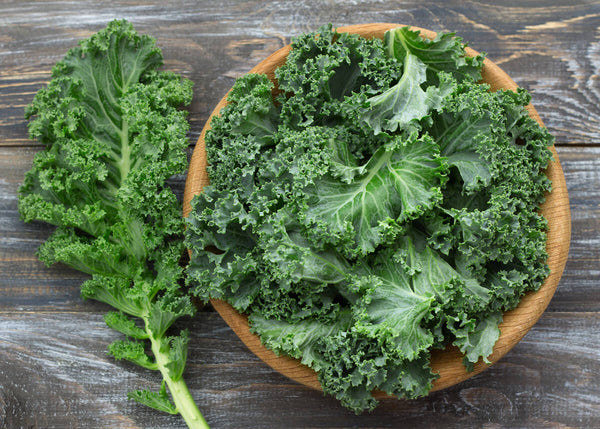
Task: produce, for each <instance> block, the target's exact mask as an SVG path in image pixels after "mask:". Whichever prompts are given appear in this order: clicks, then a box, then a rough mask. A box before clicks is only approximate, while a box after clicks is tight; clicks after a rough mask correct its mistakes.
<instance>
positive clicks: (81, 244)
mask: <svg viewBox="0 0 600 429" xmlns="http://www.w3.org/2000/svg"><path fill="white" fill-rule="evenodd" d="M161 65H162V55H161V52H160V50H159V49H158V48H157V47H156V46H155V43H154V40H153V39H152V38H151V37H149V36H146V35H138V34H137V33H136V32H135V30H134V28H133V26H132V25H131V24H129V23H128V22H126V21H113V22H111V23H109V25H108V27H107V28H106V29H104V30H102V31H100V32H98V33H97V34H94V35H93V36H91V37H90V38H89V39H87V40H84V41H82V42H80V44H79V46H77V47H75V48H73V49H71V50H70V51H69V52H68V53H67V55H66V56H65V58H64V59H63V60H61V61H60V62H58V63H57V64H56V66H55V67H54V68H53V70H52V79H51V81H50V83H49V84H48V86H47V87H46V88H43V89H41V90H40V91H39V92H38V93H37V94H36V96H35V97H34V99H33V102H32V103H31V104H30V105H29V106H28V107H27V109H26V116H27V117H28V118H29V119H30V120H31V121H30V123H29V132H30V136H31V138H32V139H37V140H38V141H39V142H41V143H43V144H44V145H45V146H46V147H45V149H44V150H43V151H41V152H39V153H38V154H37V155H36V157H35V159H34V162H33V168H32V169H31V170H30V171H28V172H27V173H26V175H25V180H24V183H23V186H22V187H21V188H20V190H19V211H20V213H21V216H22V218H23V219H24V220H25V221H27V222H30V221H34V220H39V221H45V222H48V223H51V224H53V225H56V226H57V228H56V230H55V231H54V232H53V234H52V235H51V236H50V237H49V239H48V240H47V241H46V242H45V243H44V244H43V245H42V246H41V247H40V249H39V252H38V255H39V257H40V259H42V260H43V261H44V262H46V263H47V264H53V263H58V262H61V263H64V264H67V265H69V266H71V267H73V268H75V269H78V270H80V271H83V272H85V273H88V274H90V275H91V278H90V279H89V280H87V281H86V282H85V283H84V284H83V285H82V295H83V297H85V298H91V299H96V300H99V301H103V302H105V303H107V304H109V305H111V306H113V307H114V308H115V309H117V310H118V312H116V313H109V315H107V318H106V322H107V324H108V325H109V326H111V327H113V328H115V329H116V330H118V331H120V332H122V333H124V334H125V335H127V336H128V337H132V338H134V340H125V341H118V342H116V343H115V344H113V345H112V346H111V347H110V353H111V354H112V355H114V356H115V357H116V358H117V359H127V360H129V361H132V362H134V363H136V364H138V365H141V366H143V367H146V368H150V369H155V370H160V372H161V373H162V375H163V379H164V381H165V382H166V385H167V386H168V388H169V390H170V391H171V395H172V398H173V400H174V402H175V404H171V402H170V400H169V399H168V398H167V395H166V393H165V389H164V386H163V390H162V391H161V392H162V393H160V394H151V393H150V392H147V393H144V394H141V393H139V392H138V393H134V394H132V395H131V396H130V397H131V398H133V399H136V400H139V401H140V402H142V403H144V404H146V405H149V406H153V407H155V408H158V409H161V410H164V411H167V412H171V413H172V412H176V413H181V414H182V415H183V417H184V418H185V419H186V421H189V422H192V423H193V421H196V422H199V421H203V419H202V418H201V416H200V413H199V412H198V410H197V408H196V406H195V405H194V404H193V401H192V400H191V398H190V397H189V393H188V394H185V395H182V394H181V392H187V388H186V387H185V384H184V383H183V381H182V380H181V373H182V371H183V367H184V365H185V361H186V354H187V353H186V347H187V335H186V334H185V333H182V334H179V336H174V337H168V336H167V335H166V332H167V330H168V329H169V328H170V327H171V326H172V324H173V323H174V322H175V321H176V320H177V319H179V318H181V317H183V316H191V315H193V314H194V313H195V308H194V306H193V305H192V302H191V300H190V297H189V296H188V295H187V294H186V293H184V291H183V288H182V284H183V268H182V266H181V264H180V261H181V257H182V252H183V250H184V247H183V241H182V235H183V230H184V222H183V220H182V219H181V204H180V202H179V201H178V199H177V197H176V195H175V194H174V192H173V191H172V189H171V188H170V187H169V185H168V179H169V178H170V177H171V176H173V175H174V174H181V173H183V172H184V171H185V168H186V166H187V157H186V148H187V146H188V140H187V137H186V133H187V131H188V129H189V125H188V123H187V120H186V115H187V112H186V111H185V110H181V109H180V106H181V105H187V104H189V103H190V102H191V97H192V90H191V88H192V84H191V82H190V81H188V80H184V79H182V78H181V77H179V76H177V75H175V74H174V73H170V72H165V71H158V68H159V67H160V66H161ZM134 318H138V321H137V322H136V321H135V319H134ZM139 319H141V320H139ZM147 346H150V347H149V348H150V350H151V355H152V356H151V355H149V354H147V353H146V352H147V350H146V347H147Z"/></svg>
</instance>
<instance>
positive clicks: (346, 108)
mask: <svg viewBox="0 0 600 429" xmlns="http://www.w3.org/2000/svg"><path fill="white" fill-rule="evenodd" d="M482 66H483V55H478V56H475V57H467V56H466V55H465V50H464V46H463V44H462V43H461V42H460V39H458V38H455V37H453V35H452V34H448V33H442V34H439V35H438V36H437V37H436V38H435V39H434V40H425V39H423V38H421V37H420V36H419V34H418V32H414V31H411V30H410V29H408V28H396V29H393V30H390V31H389V32H388V33H387V34H386V35H385V37H384V39H383V40H379V39H364V38H362V37H359V36H357V35H351V34H346V33H338V32H336V31H335V30H333V29H332V28H331V26H326V27H323V28H321V29H319V31H318V32H315V33H308V34H304V35H302V36H299V37H298V38H296V39H294V41H293V43H292V49H291V51H290V53H289V55H288V58H287V61H286V63H285V64H284V65H282V66H280V67H279V68H278V69H277V70H276V72H275V77H276V84H275V83H273V82H271V81H270V80H269V79H268V78H267V77H266V76H264V75H260V74H249V75H246V76H243V77H241V78H239V79H238V80H237V81H236V83H235V85H234V87H233V90H232V91H231V93H230V95H229V98H228V105H227V106H226V107H225V108H224V109H223V110H222V111H221V114H220V115H219V116H217V117H215V118H214V119H213V121H212V124H211V129H210V130H209V131H208V132H207V134H206V139H205V143H206V151H207V158H208V165H209V166H208V173H209V177H210V181H211V184H210V186H207V187H205V188H204V192H203V193H201V194H199V195H197V196H196V197H195V198H194V200H193V202H192V211H191V213H190V216H189V218H188V228H187V232H186V243H187V246H188V247H189V248H190V249H191V250H192V259H191V262H190V265H189V269H188V280H189V282H190V285H191V287H192V288H193V292H194V293H195V294H196V295H197V296H198V297H200V298H201V299H203V300H208V299H211V298H219V299H224V300H226V301H228V302H229V303H231V304H232V305H233V306H234V307H235V308H236V309H237V310H239V311H241V312H245V313H247V314H248V315H249V322H250V325H251V329H252V331H253V332H255V333H256V334H258V335H259V336H260V338H261V339H262V341H263V343H264V344H265V345H266V346H267V347H269V348H270V349H272V350H274V351H275V352H276V353H282V354H286V355H289V356H292V357H295V358H298V359H300V360H301V361H302V362H303V363H304V364H306V365H308V366H310V367H312V368H313V369H315V371H316V372H317V374H318V377H319V381H320V383H321V385H322V387H323V390H324V391H325V392H326V393H329V394H332V395H335V396H336V397H337V398H339V399H340V401H341V402H342V404H344V405H345V406H346V407H349V408H350V409H352V410H354V411H356V412H361V411H363V410H366V409H372V408H373V407H374V406H375V405H376V400H375V399H374V398H373V396H372V394H371V392H372V391H373V390H376V389H377V390H382V391H384V392H387V393H389V394H392V395H398V396H401V397H407V398H414V397H418V396H422V395H426V394H427V393H428V391H429V390H430V389H431V387H432V382H433V381H434V380H435V379H436V377H437V375H436V374H434V373H432V371H431V368H430V366H429V361H430V356H431V352H432V350H434V349H440V348H444V347H446V346H447V345H449V344H454V345H456V346H457V347H459V348H460V350H461V351H462V352H463V353H464V356H465V358H464V362H465V365H466V366H467V368H470V367H472V365H473V364H474V363H475V362H477V361H478V360H480V359H483V360H486V359H487V357H488V356H489V355H490V354H491V352H492V348H493V346H494V344H495V342H496V340H497V339H498V337H499V334H500V332H499V329H498V325H499V324H500V323H501V321H502V314H503V312H504V311H507V310H510V309H512V308H514V307H515V306H516V305H517V304H518V303H519V300H520V298H521V297H522V296H523V294H524V293H525V292H527V291H532V290H536V289H538V288H539V287H540V286H541V284H542V283H543V281H544V280H545V278H546V277H547V275H548V267H547V265H546V262H545V261H546V258H547V255H546V249H545V245H546V221H545V219H544V218H543V217H542V216H541V215H540V213H539V205H540V203H541V202H542V201H543V199H544V194H545V192H547V191H548V190H549V189H550V185H551V184H550V182H549V180H548V179H547V177H546V176H545V174H544V169H545V167H546V166H547V164H548V162H549V161H550V159H551V152H550V151H549V150H548V146H550V145H551V144H552V141H553V140H552V137H551V135H550V134H549V133H548V132H547V131H546V130H545V129H544V128H542V127H540V126H539V125H538V124H537V123H536V122H535V121H534V120H533V119H531V118H530V117H529V115H528V113H527V110H526V109H525V108H524V106H526V105H527V104H528V103H529V95H528V94H527V93H526V92H525V91H524V90H517V91H516V92H512V91H505V90H500V91H496V92H491V91H489V87H488V86H487V85H484V84H480V83H479V82H478V80H479V79H480V76H481V68H482ZM275 85H277V86H276V87H275ZM275 88H276V89H277V91H275V92H274V93H276V94H277V95H276V96H275V98H273V97H272V96H271V94H272V91H273V90H274V89H275ZM215 249H217V250H218V251H215Z"/></svg>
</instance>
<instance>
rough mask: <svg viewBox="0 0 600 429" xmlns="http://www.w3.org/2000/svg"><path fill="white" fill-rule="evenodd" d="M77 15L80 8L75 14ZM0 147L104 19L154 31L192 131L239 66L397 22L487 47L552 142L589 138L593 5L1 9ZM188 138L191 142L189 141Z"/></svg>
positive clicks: (20, 5)
mask: <svg viewBox="0 0 600 429" xmlns="http://www.w3.org/2000/svg"><path fill="white" fill-rule="evenodd" d="M82 10H84V11H86V13H85V14H83V16H82V14H81V12H80V11H82ZM0 16H2V20H3V22H5V23H6V24H7V25H4V26H3V28H2V33H1V34H0V41H1V43H0V56H1V57H2V61H3V62H2V71H1V72H0V108H2V109H3V114H2V118H0V144H1V145H23V144H31V143H30V142H29V141H28V140H27V138H26V127H25V121H24V119H23V108H24V106H25V105H26V104H27V103H29V102H30V100H31V98H32V96H33V94H34V93H35V91H37V90H38V89H39V88H41V87H42V85H43V84H44V83H45V82H47V80H48V79H49V76H50V69H51V67H52V65H53V64H54V63H55V62H56V61H58V60H59V59H60V58H62V56H63V55H64V53H65V52H66V50H67V49H68V48H70V47H72V46H73V45H74V44H75V43H76V42H77V40H79V39H81V38H83V37H86V36H89V35H90V34H92V33H93V32H95V31H97V30H99V29H100V28H102V27H104V26H105V25H106V23H107V22H108V21H109V20H110V19H113V18H114V17H124V18H128V19H129V20H131V21H132V22H133V23H134V24H135V25H136V28H137V29H138V30H139V31H140V32H146V33H151V34H153V35H154V36H155V37H156V39H157V41H158V44H159V46H160V47H161V48H162V49H163V52H164V56H165V60H166V67H168V68H169V69H171V70H174V71H177V72H180V73H182V74H183V75H184V76H186V77H189V78H190V79H192V80H193V81H194V82H195V83H196V86H195V94H196V97H195V99H194V102H193V105H192V107H191V111H192V115H191V116H190V120H191V122H192V133H191V135H192V136H193V137H197V135H198V133H199V131H200V129H201V128H202V125H203V124H204V121H205V120H206V118H207V117H208V115H209V114H210V112H211V110H212V108H213V106H214V105H215V104H216V103H217V102H218V100H219V99H220V98H221V97H222V96H223V94H224V93H225V92H226V91H227V90H228V89H229V88H230V87H231V84H232V83H233V78H235V77H236V76H239V75H240V74H243V73H245V72H246V71H248V70H249V69H250V68H251V67H252V66H254V65H255V64H256V63H258V62H259V61H260V60H261V59H263V58H264V57H265V56H266V55H268V54H269V53H271V52H273V51H274V50H276V49H277V48H279V47H281V46H282V45H283V44H285V43H288V42H289V39H290V37H291V36H293V35H296V34H299V33H300V32H303V31H309V30H315V29H316V28H318V26H319V25H322V24H325V23H328V22H331V23H333V24H335V25H340V26H341V25H347V24H358V23H365V22H397V23H400V24H409V25H417V26H421V27H425V28H430V29H432V30H435V31H440V30H445V31H455V32H457V33H458V34H459V35H460V36H462V37H463V38H464V39H465V40H466V41H468V42H470V45H471V46H472V47H473V48H475V49H477V50H481V51H486V52H488V53H489V57H490V58H491V59H492V60H493V61H495V62H497V63H498V64H499V65H501V66H502V67H503V68H504V69H505V70H506V71H507V72H508V74H509V75H511V76H512V77H513V78H514V79H515V80H516V81H517V83H518V84H520V85H521V86H523V87H525V88H527V89H529V90H530V91H531V92H532V94H533V102H534V105H536V106H537V107H538V110H539V111H540V115H541V116H542V118H543V119H544V121H545V122H546V123H547V125H548V127H549V129H550V130H551V131H552V132H553V133H554V134H555V136H556V139H557V142H558V143H560V144H590V143H593V142H599V141H600V126H599V125H598V124H599V123H600V121H599V120H598V118H599V117H600V108H599V107H598V95H599V92H598V86H597V74H598V65H597V62H596V61H595V59H594V58H595V55H596V51H597V47H596V39H595V29H596V28H597V27H598V26H599V25H600V4H598V3H591V2H580V3H575V4H574V3H573V2H571V1H570V0H560V1H559V0H555V1H552V2H541V1H527V2H521V4H520V5H519V6H515V5H514V3H513V2H510V1H507V0H504V1H500V2H489V1H469V2H461V1H457V0H454V1H450V2H443V3H440V2H437V1H424V2H422V1H415V0H411V1H404V2H383V3H381V2H378V1H365V2H347V3H343V4H340V5H337V6H336V7H331V3H330V2H327V1H304V2H300V3H298V2H258V1H248V2H235V1H226V2H221V3H220V4H219V6H218V7H215V6H214V3H213V2H196V3H193V4H190V3H188V2H185V1H183V0H178V1H172V2H169V3H168V5H167V4H165V3H163V2H140V1H132V2H109V3H107V2H103V3H98V2H93V1H91V0H86V1H82V2H78V3H77V7H73V6H72V3H71V2H59V3H56V2H49V3H43V2H17V3H12V2H9V3H3V4H0ZM194 140H195V139H194Z"/></svg>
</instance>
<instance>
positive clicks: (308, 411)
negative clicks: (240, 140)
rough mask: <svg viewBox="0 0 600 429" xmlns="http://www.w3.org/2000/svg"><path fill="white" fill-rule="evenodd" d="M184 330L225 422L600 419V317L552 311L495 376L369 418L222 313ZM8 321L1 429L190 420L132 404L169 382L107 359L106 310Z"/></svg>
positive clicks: (590, 422) (443, 423)
mask: <svg viewBox="0 0 600 429" xmlns="http://www.w3.org/2000/svg"><path fill="white" fill-rule="evenodd" d="M73 326H78V329H76V330H74V329H73ZM182 326H183V327H187V328H189V329H190V330H191V340H190V353H189V363H188V367H187V371H186V374H185V376H186V380H187V381H188V385H189V386H190V390H191V392H192V395H193V396H194V397H195V398H197V401H198V404H199V406H200V408H201V409H202V411H203V413H204V414H205V416H206V418H207V420H208V421H209V423H210V424H211V425H212V427H214V428H240V427H252V428H280V427H284V425H283V423H282V422H286V424H285V427H313V428H345V427H381V428H384V427H385V428H397V427H399V425H402V426H403V427H423V428H425V427H444V428H448V427H456V428H459V427H460V428H462V427H481V426H483V424H484V423H485V424H486V425H488V426H487V427H528V428H548V427H564V426H570V427H597V423H598V419H597V417H598V412H599V407H600V399H599V398H600V387H599V385H598V383H596V380H597V373H598V371H600V364H599V362H598V358H597V350H598V348H599V347H600V338H599V337H598V336H597V335H596V336H592V337H590V336H588V335H586V334H585V333H586V332H592V331H594V330H596V331H597V330H598V329H600V316H599V315H598V314H593V313H585V314H583V315H582V314H580V313H560V314H555V313H546V314H545V315H544V316H543V317H542V318H541V319H540V321H539V322H538V324H536V326H535V327H534V328H533V329H532V330H531V331H530V332H529V333H528V334H527V336H526V337H525V338H524V339H523V341H521V342H520V343H519V344H518V345H517V346H516V347H515V348H514V349H513V350H512V351H511V353H510V354H509V355H507V356H506V357H505V358H504V359H502V360H501V361H500V362H499V363H498V364H496V365H494V366H492V367H491V368H490V369H489V370H487V371H485V372H484V373H482V374H479V375H477V376H475V377H473V378H472V379H470V380H467V381H465V382H464V383H461V384H459V385H457V386H454V387H451V388H449V389H445V390H443V391H440V392H435V393H433V394H431V395H430V396H429V397H426V398H421V399H417V400H412V401H400V400H396V399H385V400H383V401H382V402H381V405H380V406H379V407H378V408H377V409H376V410H375V411H374V412H372V413H368V414H364V415H361V416H356V415H354V414H353V413H351V412H349V411H347V410H345V409H344V408H342V407H341V406H340V405H339V404H338V403H337V401H335V400H334V399H332V398H326V397H323V396H322V394H321V393H320V392H317V391H315V390H313V389H309V388H306V387H304V386H301V385H298V384H295V383H293V382H291V381H289V380H288V379H287V378H285V377H283V376H281V375H280V374H277V373H275V372H273V371H272V370H271V369H270V368H269V367H268V366H267V365H265V364H264V363H262V362H260V361H259V360H258V359H257V358H256V357H255V356H254V355H253V354H252V353H250V352H249V351H248V350H247V349H246V348H245V347H243V346H242V345H241V343H240V342H239V340H238V339H237V337H236V336H235V335H234V334H233V333H232V331H231V330H230V329H229V328H228V327H227V325H226V324H225V323H224V322H223V321H222V320H221V319H220V317H219V316H218V315H216V314H215V313H200V314H199V315H198V316H197V317H196V318H195V319H194V320H188V321H186V322H185V323H183V324H182ZM0 328H1V329H0V356H1V357H2V361H3V365H2V367H0V404H2V406H1V407H0V427H6V428H18V427H30V426H33V427H40V428H42V427H57V428H63V427H89V428H92V427H93V428H99V427H111V428H141V427H170V428H180V427H181V428H183V427H184V426H183V425H182V423H181V422H180V421H179V419H178V418H177V417H173V416H168V415H165V414H162V413H159V412H155V411H152V410H149V409H147V408H145V407H142V406H140V405H137V404H136V403H133V402H131V401H126V400H125V394H126V392H127V391H128V390H131V389H137V388H140V387H146V388H154V387H155V386H156V384H157V383H159V380H158V378H157V377H156V374H154V373H153V372H150V371H144V370H140V369H139V368H138V367H135V366H133V365H130V364H129V363H126V362H115V361H114V360H113V359H112V358H110V357H108V356H107V355H106V352H105V350H106V346H107V345H108V344H109V343H110V342H111V341H114V340H117V339H119V338H120V335H119V334H118V333H116V332H114V331H111V330H110V329H108V328H107V327H106V326H105V325H104V323H103V321H102V318H101V315H100V314H98V313H94V312H90V313H69V312H64V313H63V312H37V313H31V312H0ZM566 333H571V334H570V338H569V341H568V343H566V342H565V334H566ZM38 392H39V393H38Z"/></svg>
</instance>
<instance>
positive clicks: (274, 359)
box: [183, 24, 571, 397]
mask: <svg viewBox="0 0 600 429" xmlns="http://www.w3.org/2000/svg"><path fill="white" fill-rule="evenodd" d="M399 26H400V25H399V24H364V25H351V26H347V27H339V28H338V29H337V30H338V32H349V33H358V34H360V35H361V36H363V37H366V38H373V37H378V38H383V34H384V33H385V31H387V30H389V29H391V28H395V27H399ZM412 28H413V29H415V30H419V31H420V32H421V34H422V35H423V36H425V37H428V38H430V39H433V38H434V37H435V35H436V33H434V32H432V31H429V30H425V29H421V28H417V27H412ZM289 50H290V46H289V45H288V46H285V47H283V48H281V49H279V50H278V51H276V52H275V53H273V54H272V55H270V56H269V57H267V58H266V59H264V60H263V61H262V62H260V63H259V64H258V65H257V66H256V67H254V68H253V69H252V70H251V71H250V72H251V73H265V74H267V75H268V76H269V78H270V79H271V80H275V78H274V70H275V69H276V68H277V67H279V66H280V65H282V64H284V63H285V61H286V57H287V54H288V52H289ZM467 55H469V56H475V55H477V52H476V51H474V50H473V49H470V48H467ZM482 77H483V81H484V82H486V83H488V84H490V86H491V89H492V90H497V89H500V88H504V89H510V90H514V89H516V88H517V85H516V84H515V82H514V81H513V80H512V79H511V78H510V77H509V76H508V75H507V74H506V73H505V72H504V71H502V70H501V69H500V68H499V67H498V66H497V65H495V64H494V63H493V62H491V61H489V60H488V59H486V60H485V63H484V67H483V71H482ZM226 104H227V101H226V96H225V97H223V99H222V100H221V101H220V102H219V104H217V106H216V107H215V109H214V111H213V113H212V115H211V117H210V118H209V119H208V121H207V123H206V125H205V126H204V129H203V130H202V133H201V135H200V138H199V139H198V143H197V145H196V148H195V149H194V153H193V155H192V159H191V162H190V165H189V171H188V176H187V181H186V185H185V192H184V203H183V204H184V216H186V217H187V216H188V214H189V212H190V210H191V207H190V202H191V199H192V198H193V196H194V195H196V194H198V193H200V192H202V188H203V187H204V186H206V185H207V184H208V183H209V180H208V174H207V172H206V165H207V163H206V152H205V149H204V135H205V133H206V131H207V130H208V129H209V127H210V121H211V119H212V117H213V116H214V115H218V114H219V112H220V111H221V109H222V108H223V107H224V106H225V105H226ZM527 110H528V111H529V114H530V116H531V117H532V118H533V119H535V120H536V121H537V122H539V123H540V125H542V126H543V123H542V120H541V119H540V117H539V115H538V113H537V112H536V110H535V109H534V107H533V106H532V105H529V106H527ZM551 150H552V153H553V155H554V161H553V162H551V163H550V165H549V166H548V168H547V171H546V174H547V175H548V177H549V178H550V180H552V191H551V192H550V193H549V194H548V195H547V198H546V201H545V203H544V204H543V206H542V207H541V211H542V213H543V215H544V216H545V217H546V218H547V220H548V228H549V229H548V241H547V252H548V255H549V257H548V260H547V263H548V265H549V267H550V275H549V277H548V278H547V279H546V282H545V283H544V284H543V285H542V287H541V288H540V289H539V290H538V291H536V292H531V293H528V294H527V295H525V296H524V297H523V299H522V300H521V303H520V304H519V306H518V307H517V308H515V309H514V310H512V311H509V312H507V313H505V314H504V321H503V323H502V324H501V325H500V329H501V335H500V338H499V339H498V341H497V343H496V345H495V346H494V351H493V353H492V355H491V356H489V360H490V361H491V362H492V363H494V362H496V361H498V360H499V359H500V358H501V357H502V356H504V355H505V354H506V353H507V352H508V351H509V350H510V349H511V348H512V347H513V346H514V345H515V344H517V343H518V342H519V341H520V340H521V339H522V338H523V336H524V335H525V334H526V333H527V331H529V329H531V327H532V326H533V325H534V324H535V323H536V321H537V320H538V319H539V317H540V316H541V314H542V313H543V312H544V310H545V309H546V307H547V306H548V303H549V302H550V299H551V298H552V295H553V294H554V291H555V290H556V287H557V285H558V282H559V280H560V277H561V275H562V272H563V269H564V266H565V263H566V260H567V254H568V251H569V241H570V236H571V217H570V210H569V198H568V195H567V188H566V184H565V179H564V176H563V172H562V169H561V166H560V162H559V159H558V155H557V153H556V150H555V148H554V146H552V147H551ZM211 303H212V305H213V306H214V308H215V309H216V310H217V312H218V313H219V314H220V315H221V317H222V318H223V319H224V320H225V322H227V324H228V325H229V326H230V327H231V328H232V329H233V331H234V332H235V333H236V335H237V336H238V337H239V338H240V339H241V340H242V341H243V342H244V344H246V346H247V347H248V348H249V349H250V350H251V351H252V352H253V353H254V354H255V355H257V356H258V357H259V358H260V359H262V360H263V361H264V362H265V363H267V364H268V365H269V366H271V367H272V368H273V369H275V370H276V371H279V372H280V373H282V374H284V375H286V376H287V377H289V378H291V379H292V380H295V381H297V382H299V383H302V384H304V385H306V386H310V387H312V388H315V389H320V388H321V386H320V384H319V381H318V380H317V374H316V372H315V371H313V370H312V369H310V368H309V367H307V366H305V365H303V364H301V363H300V362H299V361H298V360H296V359H292V358H289V357H287V356H280V357H278V356H277V355H275V353H273V352H272V351H271V350H269V349H267V348H266V347H265V346H263V345H262V343H261V342H260V339H259V337H258V336H257V335H255V334H253V333H251V332H250V329H249V326H248V318H247V316H246V315H244V314H240V313H238V312H237V311H236V310H235V309H234V308H233V307H231V306H230V305H229V304H228V303H226V302H224V301H221V300H216V299H213V300H211ZM462 359H463V355H462V354H461V353H460V351H459V350H458V348H456V347H454V346H449V347H447V348H446V349H445V350H441V351H434V352H433V353H432V356H431V368H432V370H433V371H434V372H437V373H439V375H440V377H439V378H438V379H437V380H435V381H434V383H433V389H432V391H435V390H440V389H443V388H446V387H449V386H452V385H454V384H457V383H459V382H461V381H464V380H466V379H467V378H469V377H471V376H473V375H475V374H477V373H479V372H481V371H483V370H484V369H485V368H487V367H488V366H489V365H488V364H486V363H484V362H482V361H481V360H480V361H479V362H478V363H477V364H476V365H475V369H474V371H472V372H467V371H466V370H465V367H464V366H463V363H462ZM377 396H379V397H383V396H386V395H385V393H382V392H377V394H376V397H377Z"/></svg>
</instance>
